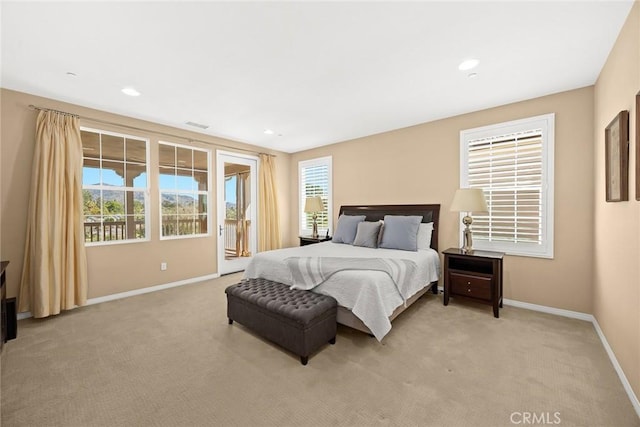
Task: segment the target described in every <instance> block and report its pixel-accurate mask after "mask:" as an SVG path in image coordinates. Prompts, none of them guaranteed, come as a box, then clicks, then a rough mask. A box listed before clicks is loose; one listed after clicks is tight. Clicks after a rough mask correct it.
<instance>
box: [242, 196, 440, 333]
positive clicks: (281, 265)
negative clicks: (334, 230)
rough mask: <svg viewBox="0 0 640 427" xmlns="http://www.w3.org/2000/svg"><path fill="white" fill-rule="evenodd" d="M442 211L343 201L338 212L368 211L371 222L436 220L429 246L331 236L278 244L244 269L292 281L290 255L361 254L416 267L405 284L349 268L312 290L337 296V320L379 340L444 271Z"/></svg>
mask: <svg viewBox="0 0 640 427" xmlns="http://www.w3.org/2000/svg"><path fill="white" fill-rule="evenodd" d="M439 213H440V205H439V204H428V205H362V206H342V207H341V208H340V215H342V214H344V215H350V216H354V215H364V216H365V217H366V218H365V221H368V222H377V221H380V220H383V219H384V217H385V215H401V216H407V215H414V216H422V223H423V224H428V223H433V231H432V233H431V241H430V245H429V247H424V248H423V249H420V250H418V251H415V252H414V251H405V250H397V249H383V248H375V249H374V248H366V247H358V246H355V245H349V244H341V243H334V242H331V241H328V242H322V243H317V244H313V245H306V246H301V247H294V248H285V249H278V250H274V251H268V252H262V253H258V254H256V255H255V256H254V257H253V259H252V260H251V262H250V264H249V266H248V267H247V269H246V270H245V272H244V278H245V279H251V278H264V279H268V280H272V281H276V282H280V283H284V284H287V285H290V286H293V284H294V277H293V275H292V272H291V269H290V266H291V265H290V262H291V260H292V259H317V258H322V257H331V258H332V259H335V258H347V259H350V260H359V259H363V262H362V263H363V264H365V263H367V262H369V261H371V260H375V259H388V260H395V262H405V263H408V264H411V265H412V266H414V267H415V268H414V270H413V271H412V274H411V280H408V279H407V280H404V276H402V277H403V280H404V281H403V283H401V284H402V287H400V286H398V280H395V281H394V279H392V277H390V274H387V273H385V272H383V271H375V270H371V271H370V270H349V269H347V270H342V271H338V272H336V273H334V274H332V275H331V276H330V277H328V278H326V280H324V281H323V282H322V283H321V284H319V285H317V286H315V287H314V288H313V289H311V290H312V291H313V292H317V293H320V294H324V295H329V296H332V297H334V298H335V299H336V300H337V301H338V305H339V307H338V317H337V321H338V323H340V324H343V325H346V326H349V327H351V328H354V329H357V330H360V331H363V332H366V333H368V334H371V335H373V336H375V337H376V338H377V339H378V340H379V341H381V340H382V339H383V338H384V336H385V335H386V334H387V333H388V332H389V331H390V330H391V322H392V321H393V319H395V318H396V317H397V316H398V315H399V314H400V313H402V312H403V311H404V310H406V308H407V307H409V306H410V305H411V304H413V303H414V302H415V301H417V300H418V299H419V298H420V297H421V296H423V295H424V294H425V293H426V292H428V291H429V290H431V291H432V292H433V293H434V294H437V284H438V278H439V276H440V259H439V255H438V251H437V249H438V225H439V224H438V222H439ZM325 259H326V258H325ZM407 277H409V275H408V274H407ZM404 282H406V283H404Z"/></svg>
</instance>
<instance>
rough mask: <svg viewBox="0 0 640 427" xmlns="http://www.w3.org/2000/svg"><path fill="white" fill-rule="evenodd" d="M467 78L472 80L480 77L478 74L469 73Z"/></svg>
mask: <svg viewBox="0 0 640 427" xmlns="http://www.w3.org/2000/svg"><path fill="white" fill-rule="evenodd" d="M467 77H469V78H470V79H475V78H476V77H478V73H469V74H467Z"/></svg>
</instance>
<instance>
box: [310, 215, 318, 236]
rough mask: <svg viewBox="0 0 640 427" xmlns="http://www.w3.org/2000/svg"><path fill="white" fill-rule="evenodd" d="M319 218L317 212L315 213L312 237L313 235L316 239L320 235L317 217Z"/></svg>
mask: <svg viewBox="0 0 640 427" xmlns="http://www.w3.org/2000/svg"><path fill="white" fill-rule="evenodd" d="M317 218H318V215H317V214H315V213H314V214H313V230H312V232H311V237H313V238H314V239H317V238H318V237H320V236H318V222H317V221H316V219H317Z"/></svg>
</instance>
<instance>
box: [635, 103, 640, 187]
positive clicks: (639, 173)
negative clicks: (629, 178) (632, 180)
mask: <svg viewBox="0 0 640 427" xmlns="http://www.w3.org/2000/svg"><path fill="white" fill-rule="evenodd" d="M636 200H640V92H638V93H637V94H636Z"/></svg>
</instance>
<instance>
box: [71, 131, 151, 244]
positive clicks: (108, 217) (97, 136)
mask: <svg viewBox="0 0 640 427" xmlns="http://www.w3.org/2000/svg"><path fill="white" fill-rule="evenodd" d="M80 135H81V137H82V153H83V159H82V196H83V206H84V240H85V242H86V243H95V244H98V243H103V242H114V241H136V240H138V241H139V240H147V230H148V227H147V223H148V222H147V215H146V212H147V194H148V185H149V184H148V178H147V177H148V176H149V173H148V169H147V165H148V160H147V153H148V145H149V141H148V140H146V139H143V138H139V137H135V136H129V135H122V134H119V133H112V132H105V131H100V130H94V129H87V128H81V130H80Z"/></svg>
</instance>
